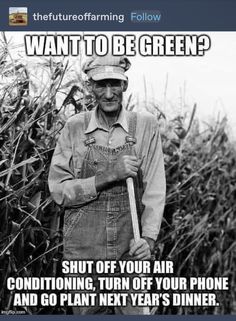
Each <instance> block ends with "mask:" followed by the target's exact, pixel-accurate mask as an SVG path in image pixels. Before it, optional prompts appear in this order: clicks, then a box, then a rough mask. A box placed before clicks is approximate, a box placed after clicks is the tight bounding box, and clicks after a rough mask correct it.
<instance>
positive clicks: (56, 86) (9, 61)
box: [0, 34, 236, 314]
mask: <svg viewBox="0 0 236 321" xmlns="http://www.w3.org/2000/svg"><path fill="white" fill-rule="evenodd" d="M13 49H14V44H12V43H9V42H8V40H7V39H6V37H5V35H4V34H2V36H1V42H0V75H1V76H0V222H1V225H0V308H1V310H3V311H10V310H15V308H14V307H13V305H12V302H13V296H14V292H13V291H8V290H7V288H6V281H7V278H8V277H10V276H13V277H17V276H22V277H24V276H25V277H27V276H58V275H60V261H61V258H62V251H63V248H62V231H61V228H62V224H63V211H62V210H61V209H60V208H59V207H57V206H56V205H55V203H54V202H53V201H52V200H51V198H50V194H49V191H48V185H47V176H48V169H49V165H50V161H51V157H52V154H53V150H54V147H55V144H56V140H57V137H58V135H59V133H60V130H61V128H62V127H63V125H64V123H65V121H66V119H67V118H68V117H69V116H70V115H72V114H74V113H79V112H81V111H83V110H90V109H91V108H93V106H94V101H93V97H92V96H91V95H90V93H89V91H88V90H87V89H86V88H87V87H86V83H85V82H84V81H83V79H82V76H81V73H80V70H81V69H80V66H79V65H78V66H75V64H74V62H73V61H72V62H68V61H66V60H64V59H60V60H56V59H52V58H48V59H46V58H41V59H39V58H37V59H36V60H33V61H32V62H31V63H28V62H26V60H25V57H23V56H22V57H21V56H19V57H17V58H15V57H14V58H13V56H12V54H11V51H12V50H13ZM77 63H78V64H80V61H79V62H77ZM76 67H78V68H76ZM134 98H135V97H132V95H130V96H129V97H127V99H126V108H127V109H128V110H135V108H136V107H137V105H136V104H134V103H133V101H134ZM58 101H60V104H59V105H58ZM172 104H173V105H174V103H173V102H172ZM142 105H143V106H145V108H146V109H148V110H149V111H150V112H152V113H153V114H154V115H156V117H157V119H158V121H159V123H160V128H161V134H162V142H163V151H164V158H165V168H166V177H167V199H166V207H165V213H164V219H163V224H162V229H161V232H160V235H159V238H158V241H157V243H156V259H158V260H173V262H174V266H175V275H176V276H185V277H191V276H206V277H207V276H209V277H215V276H225V277H228V278H229V288H230V289H229V290H228V291H220V292H219V293H217V297H218V300H219V302H220V305H219V306H217V307H171V306H169V307H164V306H159V307H154V309H153V310H152V313H153V314H154V313H156V314H158V313H161V314H229V313H235V312H236V294H235V283H236V268H235V263H236V233H235V231H236V215H235V213H236V151H235V147H234V146H233V144H232V143H231V141H230V140H229V138H228V135H227V119H226V118H223V119H217V120H215V121H212V123H211V124H207V125H205V127H204V128H202V124H201V123H200V122H199V121H198V119H196V116H195V112H196V108H197V106H196V105H194V106H192V107H191V108H190V109H189V110H188V111H187V112H185V113H182V114H178V115H176V116H175V117H172V118H171V116H170V115H167V114H164V113H163V112H162V107H163V106H162V105H161V104H159V105H157V104H154V103H152V104H150V103H149V100H148V97H147V95H146V98H145V103H144V104H142ZM176 105H177V104H176ZM206 107H207V106H206ZM17 310H19V307H17ZM22 311H23V312H25V313H27V314H45V313H50V314H51V313H53V314H55V313H58V314H60V313H65V309H64V308H60V307H46V308H45V307H44V308H42V307H27V306H26V307H22Z"/></svg>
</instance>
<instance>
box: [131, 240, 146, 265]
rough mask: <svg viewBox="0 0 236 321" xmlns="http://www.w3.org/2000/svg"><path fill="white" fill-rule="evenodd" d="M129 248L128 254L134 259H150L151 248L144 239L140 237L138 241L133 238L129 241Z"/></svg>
mask: <svg viewBox="0 0 236 321" xmlns="http://www.w3.org/2000/svg"><path fill="white" fill-rule="evenodd" d="M129 248H130V250H129V254H130V255H131V256H132V257H133V258H134V259H135V260H150V259H151V249H150V246H149V244H148V242H147V240H146V239H144V238H141V239H140V240H139V241H138V242H135V241H134V239H132V240H131V241H130V244H129Z"/></svg>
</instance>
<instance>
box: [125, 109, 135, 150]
mask: <svg viewBox="0 0 236 321" xmlns="http://www.w3.org/2000/svg"><path fill="white" fill-rule="evenodd" d="M136 126H137V113H135V112H131V113H130V114H129V135H128V136H126V142H127V143H131V144H132V145H134V144H136V142H137V140H136V137H135V136H136Z"/></svg>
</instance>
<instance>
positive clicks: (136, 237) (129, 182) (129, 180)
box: [126, 177, 140, 242]
mask: <svg viewBox="0 0 236 321" xmlns="http://www.w3.org/2000/svg"><path fill="white" fill-rule="evenodd" d="M126 184H127V189H128V194H129V204H130V212H131V219H132V225H133V233H134V240H135V242H138V241H139V239H140V232H139V224H138V215H137V208H136V201H135V194H134V181H133V178H132V177H128V178H127V179H126Z"/></svg>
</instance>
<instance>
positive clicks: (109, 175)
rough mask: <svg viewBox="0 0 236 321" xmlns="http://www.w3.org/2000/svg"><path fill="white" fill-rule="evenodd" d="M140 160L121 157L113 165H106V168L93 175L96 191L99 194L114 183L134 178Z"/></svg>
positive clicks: (133, 157)
mask: <svg viewBox="0 0 236 321" xmlns="http://www.w3.org/2000/svg"><path fill="white" fill-rule="evenodd" d="M140 164H141V160H138V159H137V157H136V156H133V155H122V156H120V157H119V158H118V159H117V161H116V162H115V163H107V166H106V168H103V169H102V170H101V171H98V172H97V173H96V175H95V184H96V190H97V191H98V192H99V191H101V190H103V189H105V188H106V187H107V186H109V184H110V183H113V182H115V181H121V180H125V179H126V178H128V177H136V176H137V172H138V169H139V166H140Z"/></svg>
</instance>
